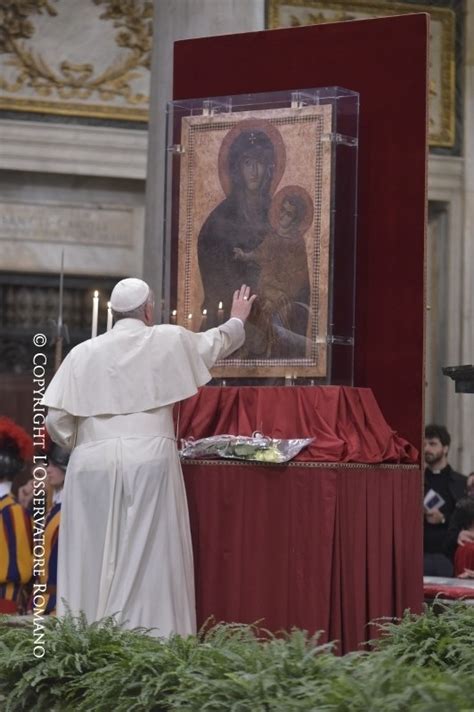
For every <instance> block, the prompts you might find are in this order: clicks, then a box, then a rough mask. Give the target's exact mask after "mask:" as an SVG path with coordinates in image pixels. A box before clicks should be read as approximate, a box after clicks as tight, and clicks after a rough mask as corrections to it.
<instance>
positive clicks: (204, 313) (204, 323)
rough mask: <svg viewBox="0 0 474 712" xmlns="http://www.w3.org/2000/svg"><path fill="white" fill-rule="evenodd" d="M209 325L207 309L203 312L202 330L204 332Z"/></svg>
mask: <svg viewBox="0 0 474 712" xmlns="http://www.w3.org/2000/svg"><path fill="white" fill-rule="evenodd" d="M206 324H207V309H203V310H202V321H201V329H202V330H203V331H204V329H205V328H206Z"/></svg>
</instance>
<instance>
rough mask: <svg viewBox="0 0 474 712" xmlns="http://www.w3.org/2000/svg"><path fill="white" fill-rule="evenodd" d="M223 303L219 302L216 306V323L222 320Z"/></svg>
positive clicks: (220, 322)
mask: <svg viewBox="0 0 474 712" xmlns="http://www.w3.org/2000/svg"><path fill="white" fill-rule="evenodd" d="M223 306H224V305H223V303H222V302H219V304H218V307H217V323H218V324H222V323H223V321H224V309H223Z"/></svg>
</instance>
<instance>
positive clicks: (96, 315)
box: [92, 290, 99, 338]
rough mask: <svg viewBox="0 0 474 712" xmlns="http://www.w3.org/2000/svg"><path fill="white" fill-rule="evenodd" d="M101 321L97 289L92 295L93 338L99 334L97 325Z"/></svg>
mask: <svg viewBox="0 0 474 712" xmlns="http://www.w3.org/2000/svg"><path fill="white" fill-rule="evenodd" d="M98 321H99V292H98V291H97V290H96V291H95V292H94V296H93V297H92V338H94V336H97V325H98Z"/></svg>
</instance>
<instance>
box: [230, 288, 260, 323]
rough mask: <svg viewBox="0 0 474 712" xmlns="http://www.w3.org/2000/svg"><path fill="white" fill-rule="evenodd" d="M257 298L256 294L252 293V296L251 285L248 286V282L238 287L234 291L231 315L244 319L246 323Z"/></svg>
mask: <svg viewBox="0 0 474 712" xmlns="http://www.w3.org/2000/svg"><path fill="white" fill-rule="evenodd" d="M256 298H257V295H256V294H252V296H250V287H247V285H246V284H243V285H242V286H241V288H240V289H236V291H235V292H234V298H233V300H232V309H231V310H230V316H231V317H237V318H238V319H242V321H243V322H244V324H245V321H246V319H247V317H248V315H249V314H250V311H251V309H252V304H253V303H254V301H255V300H256Z"/></svg>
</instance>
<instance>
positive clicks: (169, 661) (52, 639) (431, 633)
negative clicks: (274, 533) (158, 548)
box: [0, 604, 474, 712]
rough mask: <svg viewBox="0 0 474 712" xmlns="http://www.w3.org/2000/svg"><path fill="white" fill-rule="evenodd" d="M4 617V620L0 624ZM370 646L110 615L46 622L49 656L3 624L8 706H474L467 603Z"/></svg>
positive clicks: (21, 630)
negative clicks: (160, 635) (122, 624)
mask: <svg viewBox="0 0 474 712" xmlns="http://www.w3.org/2000/svg"><path fill="white" fill-rule="evenodd" d="M5 621H6V619H5ZM379 627H380V628H381V632H382V637H381V639H379V640H378V641H377V642H376V643H374V647H375V651H374V652H370V653H367V652H360V653H352V654H350V655H346V656H344V657H337V656H335V655H334V654H333V646H332V645H318V640H317V637H315V638H310V637H309V636H308V635H307V634H306V633H304V632H302V631H298V630H295V631H293V632H292V633H291V634H290V635H288V636H286V637H285V638H275V637H269V638H265V639H263V640H262V639H261V638H259V637H258V632H257V631H256V629H255V628H253V627H252V626H243V625H218V626H215V627H214V628H212V629H211V630H209V631H208V632H207V633H206V634H203V635H202V637H201V638H197V637H193V636H190V637H188V638H181V637H179V636H176V637H173V638H171V639H170V640H166V641H160V640H158V639H156V638H152V637H150V636H148V635H146V632H145V631H124V630H121V629H119V628H117V627H116V626H115V624H114V622H113V621H112V620H110V619H107V620H104V621H102V622H101V623H100V624H95V625H91V626H88V625H87V624H86V622H85V621H84V620H83V619H72V618H65V619H61V620H57V619H51V620H50V621H49V622H48V626H47V633H46V641H45V648H46V655H45V657H44V658H42V659H38V658H35V657H34V656H33V652H32V651H33V643H32V628H31V626H15V627H10V626H8V625H7V624H6V622H2V621H1V620H0V709H2V710H5V712H19V711H20V710H28V712H30V711H31V712H35V711H39V712H43V711H45V710H49V711H51V712H53V711H56V712H65V711H67V712H71V711H73V712H92V711H93V712H112V711H113V712H145V711H146V712H161V711H164V710H194V711H195V712H204V711H206V710H209V711H215V712H224V711H225V710H232V711H233V712H264V711H267V710H268V711H270V710H271V711H274V712H293V710H294V711H295V712H299V711H306V712H309V711H310V710H312V711H319V710H332V711H337V712H346V711H347V712H349V711H350V712H359V711H360V712H372V711H374V712H375V711H377V712H379V711H382V710H383V712H391V711H392V710H393V711H394V712H395V711H396V712H400V711H404V710H406V711H407V712H412V711H413V712H418V711H419V712H425V711H426V712H428V711H429V712H445V710H447V709H449V710H454V711H459V712H469V711H472V710H474V676H473V674H472V671H473V659H474V655H473V641H474V607H470V606H467V605H465V604H455V605H452V606H446V607H445V608H443V611H442V613H441V614H440V615H436V614H435V613H434V612H433V611H432V610H431V609H427V610H426V611H425V613H424V614H423V615H422V616H415V615H411V614H406V615H405V617H404V618H403V620H402V621H400V622H398V623H396V624H395V623H393V622H390V621H389V622H381V623H379Z"/></svg>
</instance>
